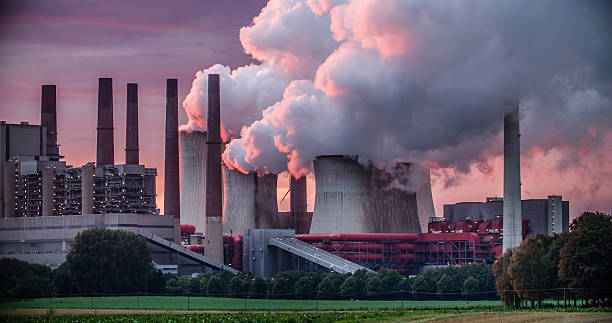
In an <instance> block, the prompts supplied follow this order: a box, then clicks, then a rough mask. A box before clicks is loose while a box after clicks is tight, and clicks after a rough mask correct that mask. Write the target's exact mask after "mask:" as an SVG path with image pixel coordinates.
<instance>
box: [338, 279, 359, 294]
mask: <svg viewBox="0 0 612 323" xmlns="http://www.w3.org/2000/svg"><path fill="white" fill-rule="evenodd" d="M358 293H359V288H358V286H357V280H356V279H355V277H349V278H347V279H345V280H344V283H342V285H340V295H341V296H342V297H344V298H357V295H358Z"/></svg>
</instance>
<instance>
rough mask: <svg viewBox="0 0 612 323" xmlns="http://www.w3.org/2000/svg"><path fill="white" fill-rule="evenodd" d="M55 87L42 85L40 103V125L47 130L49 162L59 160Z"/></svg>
mask: <svg viewBox="0 0 612 323" xmlns="http://www.w3.org/2000/svg"><path fill="white" fill-rule="evenodd" d="M56 106H57V105H56V98H55V85H43V86H42V96H41V102H40V125H41V126H43V127H46V128H47V136H46V137H47V138H46V139H47V140H46V141H47V155H48V156H49V159H51V160H60V158H61V157H62V156H60V155H59V147H58V145H57V113H56Z"/></svg>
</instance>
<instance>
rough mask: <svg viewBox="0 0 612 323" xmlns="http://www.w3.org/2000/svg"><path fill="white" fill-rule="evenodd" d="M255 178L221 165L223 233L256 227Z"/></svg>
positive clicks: (252, 174)
mask: <svg viewBox="0 0 612 323" xmlns="http://www.w3.org/2000/svg"><path fill="white" fill-rule="evenodd" d="M255 178H256V175H255V173H249V174H244V173H241V172H240V171H238V170H236V169H229V168H228V167H227V166H225V165H223V233H227V234H234V233H238V234H245V232H246V229H255V228H256V227H257V223H256V209H255Z"/></svg>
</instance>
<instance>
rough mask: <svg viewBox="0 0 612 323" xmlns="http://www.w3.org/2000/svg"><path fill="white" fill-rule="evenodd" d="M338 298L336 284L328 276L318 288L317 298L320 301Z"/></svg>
mask: <svg viewBox="0 0 612 323" xmlns="http://www.w3.org/2000/svg"><path fill="white" fill-rule="evenodd" d="M337 296H338V290H337V289H336V284H334V281H333V280H332V278H331V276H330V275H327V276H326V277H325V278H323V280H322V281H321V283H320V284H319V286H318V287H317V297H318V298H319V299H334V298H336V297H337Z"/></svg>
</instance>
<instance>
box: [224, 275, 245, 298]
mask: <svg viewBox="0 0 612 323" xmlns="http://www.w3.org/2000/svg"><path fill="white" fill-rule="evenodd" d="M247 291H248V287H247V284H246V282H245V281H244V280H243V279H242V278H240V277H238V276H234V277H232V279H230V281H229V287H228V292H229V294H230V295H229V296H230V297H238V298H243V297H246V294H247Z"/></svg>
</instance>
